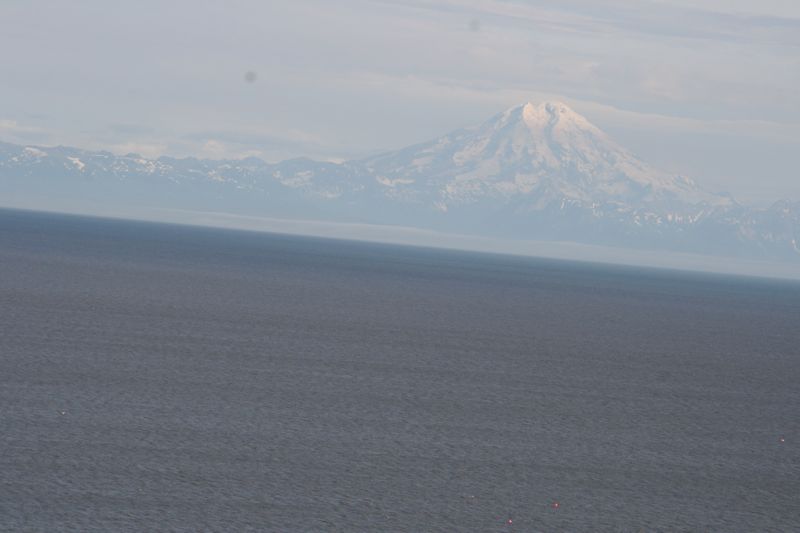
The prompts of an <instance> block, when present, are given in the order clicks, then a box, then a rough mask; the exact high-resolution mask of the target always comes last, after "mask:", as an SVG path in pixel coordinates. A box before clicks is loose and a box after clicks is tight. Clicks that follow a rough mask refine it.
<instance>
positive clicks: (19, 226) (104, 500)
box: [0, 211, 800, 532]
mask: <svg viewBox="0 0 800 533" xmlns="http://www.w3.org/2000/svg"><path fill="white" fill-rule="evenodd" d="M0 529H3V530H10V531H67V530H75V531H87V530H96V531H117V530H125V531H159V530H170V531H348V532H350V531H352V532H360V531H369V532H372V531H374V532H384V531H387V532H388V531H407V532H427V531H442V532H466V531H478V532H529V531H542V532H554V531H570V532H573V531H574V532H581V531H626V532H627V531H631V532H635V531H692V532H694V531H723V532H732V531H744V532H767V531H800V284H796V283H795V284H793V283H790V282H778V281H765V280H757V279H745V278H733V277H715V276H711V275H698V274H686V273H675V272H668V271H657V270H642V269H633V268H619V267H608V266H598V265H589V264H579V263H569V262H560V261H549V260H541V259H530V258H515V257H503V256H491V255H480V254H469V253H461V252H450V251H440V250H427V249H416V248H409V247H396V246H384V245H376V244H364V243H353V242H344V241H333V240H322V239H312V238H300V237H288V236H279V235H268V234H257V233H246V232H235V231H225V230H214V229H203V228H190V227H180V226H169V225H157V224H146V223H135V222H122V221H110V220H100V219H90V218H79V217H69V216H60V215H48V214H40V213H39V214H36V213H26V212H15V211H0Z"/></svg>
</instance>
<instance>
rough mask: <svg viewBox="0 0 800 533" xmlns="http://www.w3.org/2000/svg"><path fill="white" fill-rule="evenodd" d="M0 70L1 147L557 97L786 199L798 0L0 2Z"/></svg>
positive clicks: (317, 147)
mask: <svg viewBox="0 0 800 533" xmlns="http://www.w3.org/2000/svg"><path fill="white" fill-rule="evenodd" d="M0 65H1V68H0V140H2V141H7V142H18V143H32V144H45V145H50V144H67V145H74V146H79V147H83V148H104V149H109V150H111V151H113V152H117V153H127V152H130V151H136V152H139V153H141V154H143V155H146V156H158V155H161V154H169V155H176V156H183V155H195V156H200V157H214V158H217V157H241V156H246V155H256V156H260V157H263V158H265V159H267V160H278V159H283V158H287V157H293V156H301V155H304V156H311V157H318V158H328V159H344V158H350V157H357V156H361V155H366V154H371V153H375V152H376V151H380V150H383V149H392V148H399V147H402V146H404V145H407V144H411V143H416V142H420V141H424V140H427V139H430V138H433V137H436V136H438V135H440V134H443V133H446V132H448V131H450V130H452V129H455V128H457V127H462V126H468V125H472V124H476V123H479V122H481V121H483V120H485V119H486V118H488V117H489V116H491V115H493V114H495V113H497V112H499V111H502V110H503V109H505V108H507V107H510V106H512V105H516V104H518V103H522V102H525V101H528V100H531V101H540V100H543V99H559V100H563V101H566V102H567V103H569V104H570V105H571V106H573V107H574V108H575V109H576V110H577V111H578V112H580V113H582V114H584V115H586V116H587V117H588V118H589V119H590V120H592V121H593V122H594V123H595V124H597V125H598V126H599V127H601V128H602V129H604V130H606V131H607V132H609V133H610V134H611V135H612V136H613V137H614V138H616V139H617V140H618V141H619V142H620V143H621V144H623V145H625V146H627V147H628V148H630V149H631V150H632V151H634V152H635V153H636V154H637V155H639V156H640V157H642V158H643V159H645V160H646V161H649V162H650V163H652V164H654V165H655V166H658V167H660V168H663V169H665V170H669V171H674V172H680V173H684V174H688V175H691V176H692V177H694V178H695V179H696V180H697V181H698V182H700V183H701V184H703V185H705V186H706V187H708V188H710V189H712V190H727V191H730V192H731V193H733V194H734V195H735V196H736V197H737V198H739V199H740V200H743V201H750V202H754V203H758V204H764V203H766V202H768V201H770V200H773V199H777V198H781V197H789V198H793V199H798V200H800V181H798V180H800V172H798V170H797V166H798V165H797V162H796V160H797V157H796V154H797V153H800V1H798V0H759V1H755V0H754V1H750V0H661V1H655V0H652V1H647V0H627V1H626V0H558V1H551V2H545V1H539V0H531V1H510V0H498V1H488V0H482V1H478V0H437V1H433V0H371V1H366V0H337V1H330V0H326V1H313V0H310V1H303V0H291V1H280V0H269V1H266V2H265V1H255V0H248V1H245V0H241V1H235V0H233V1H231V0H229V1H226V2H206V1H201V0H177V1H164V0H162V1H158V2H156V1H150V0H140V1H138V2H109V1H108V0H92V1H73V2H63V1H49V2H47V1H36V0H0ZM248 72H251V73H254V75H250V78H249V80H248V79H246V73H248ZM253 78H255V79H253Z"/></svg>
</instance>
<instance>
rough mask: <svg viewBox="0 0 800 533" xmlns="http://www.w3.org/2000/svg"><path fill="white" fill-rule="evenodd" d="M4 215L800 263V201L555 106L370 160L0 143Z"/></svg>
mask: <svg viewBox="0 0 800 533" xmlns="http://www.w3.org/2000/svg"><path fill="white" fill-rule="evenodd" d="M0 195H1V196H0V205H5V206H10V207H14V206H20V205H24V206H36V205H42V206H45V205H46V206H54V205H55V206H58V205H69V206H80V209H83V210H86V211H88V212H91V211H92V207H93V206H98V205H102V206H103V207H104V208H105V210H106V211H108V210H109V209H114V208H123V207H136V206H150V207H158V208H164V209H188V210H197V211H203V210H208V211H215V212H228V213H235V214H246V215H255V216H269V217H278V218H297V219H315V220H320V221H330V222H357V223H370V224H386V225H403V226H412V227H418V228H425V229H434V230H439V231H445V232H456V233H460V234H468V235H478V236H489V237H503V238H513V239H522V240H539V241H541V240H551V241H568V242H578V243H588V244H601V245H610V246H618V247H627V248H636V249H647V250H669V251H683V252H696V253H703V254H713V255H722V256H735V257H745V258H758V259H772V260H774V259H779V260H788V261H796V262H800V202H791V201H788V200H781V201H778V202H776V203H775V204H773V205H772V206H770V207H769V208H766V209H759V208H753V207H748V206H745V205H742V204H740V203H738V202H736V201H735V200H734V199H733V198H731V197H730V196H729V195H727V194H719V193H714V192H710V191H707V190H705V189H704V188H703V187H701V186H700V185H698V184H697V183H696V182H695V181H694V180H692V179H691V178H689V177H686V176H679V175H671V174H668V173H665V172H661V171H659V170H657V169H654V168H652V167H650V166H648V165H647V164H646V163H644V162H642V161H641V160H639V159H638V158H636V157H635V156H634V155H633V154H631V153H630V152H629V151H627V150H626V149H625V148H623V147H622V146H620V145H619V144H617V143H616V142H614V141H613V140H612V139H611V138H610V137H609V136H608V135H606V134H605V133H604V132H603V131H601V130H600V129H599V128H597V127H596V126H595V125H593V124H592V123H590V122H589V121H588V120H587V119H586V118H584V117H583V116H581V115H580V114H578V113H576V112H575V111H573V110H572V109H570V108H569V107H568V106H567V105H565V104H563V103H560V102H545V103H541V104H538V105H535V104H531V103H527V104H524V105H520V106H516V107H513V108H511V109H508V110H507V111H505V112H503V113H500V114H498V115H496V116H494V117H492V118H490V119H489V120H487V121H486V122H484V123H483V124H480V125H479V126H477V127H474V128H467V129H461V130H457V131H454V132H452V133H449V134H447V135H444V136H442V137H439V138H437V139H434V140H431V141H428V142H424V143H421V144H417V145H414V146H409V147H407V148H403V149H401V150H397V151H393V152H388V153H384V154H380V155H376V156H372V157H368V158H365V159H358V160H353V161H346V162H344V163H332V162H321V161H314V160H311V159H306V158H300V159H291V160H287V161H283V162H279V163H268V162H266V161H263V160H261V159H258V158H247V159H242V160H208V159H195V158H183V159H176V158H170V157H160V158H158V159H148V158H144V157H141V156H140V155H137V154H127V155H121V156H120V155H114V154H111V153H109V152H104V151H86V150H80V149H77V148H68V147H62V146H59V147H49V148H48V147H41V146H21V145H15V144H8V143H0Z"/></svg>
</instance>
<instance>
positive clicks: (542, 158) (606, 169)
mask: <svg viewBox="0 0 800 533" xmlns="http://www.w3.org/2000/svg"><path fill="white" fill-rule="evenodd" d="M362 163H363V164H364V165H365V166H366V167H367V170H368V171H369V172H370V173H372V174H374V175H375V179H376V180H377V181H378V182H379V183H381V184H383V185H385V186H386V187H388V188H390V189H392V190H393V193H394V194H397V195H400V196H405V197H407V198H409V199H412V198H415V199H423V198H425V197H430V195H431V194H432V195H434V196H436V205H437V206H439V207H440V208H441V209H447V207H448V206H452V205H458V204H464V203H471V202H476V201H480V200H482V199H485V198H486V197H506V198H510V197H514V196H529V197H530V198H531V199H532V200H534V201H533V203H532V204H531V205H530V207H531V208H543V207H545V206H546V205H547V204H548V203H549V202H553V201H557V202H561V201H567V202H577V203H581V204H585V205H587V206H591V205H595V204H598V203H623V204H633V205H637V206H639V205H642V204H663V207H664V208H666V207H668V206H670V205H672V206H673V207H676V204H687V205H693V204H700V203H707V204H709V205H727V204H729V203H730V200H729V199H728V198H727V197H725V196H718V195H713V194H710V193H708V192H706V191H703V190H702V189H701V188H700V187H698V186H697V184H695V183H694V182H693V181H691V180H690V179H687V178H683V177H679V176H670V175H667V174H665V173H661V172H658V171H656V170H654V169H652V168H649V167H648V166H647V165H646V164H644V163H643V162H641V161H640V160H638V159H637V158H636V157H634V156H633V155H631V154H630V153H629V152H628V151H626V150H625V149H624V148H622V147H621V146H619V145H618V144H617V143H615V142H614V141H613V140H611V139H610V138H609V137H608V135H606V134H605V133H603V132H602V131H601V130H600V129H599V128H597V127H596V126H594V125H593V124H592V123H591V122H589V121H588V120H587V119H586V118H584V117H583V116H581V115H579V114H578V113H576V112H575V111H573V110H572V109H570V108H569V107H568V106H567V105H566V104H563V103H561V102H545V103H542V104H539V105H534V104H532V103H527V104H524V105H520V106H516V107H513V108H511V109H509V110H507V111H505V112H503V113H500V114H499V115H496V116H495V117H493V118H491V119H490V120H488V121H486V122H484V123H483V124H481V125H480V126H478V127H476V128H471V129H468V130H460V131H457V132H453V133H451V134H449V135H446V136H444V137H441V138H439V139H435V140H433V141H430V142H428V143H424V144H420V145H417V146H413V147H410V148H407V149H405V150H400V151H398V152H392V153H389V154H384V155H380V156H377V157H374V158H370V159H367V160H365V161H363V162H362Z"/></svg>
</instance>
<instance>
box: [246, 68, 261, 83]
mask: <svg viewBox="0 0 800 533" xmlns="http://www.w3.org/2000/svg"><path fill="white" fill-rule="evenodd" d="M257 79H258V74H256V73H255V72H253V71H252V70H248V71H247V72H245V73H244V81H246V82H247V83H255V82H256V80H257Z"/></svg>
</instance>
